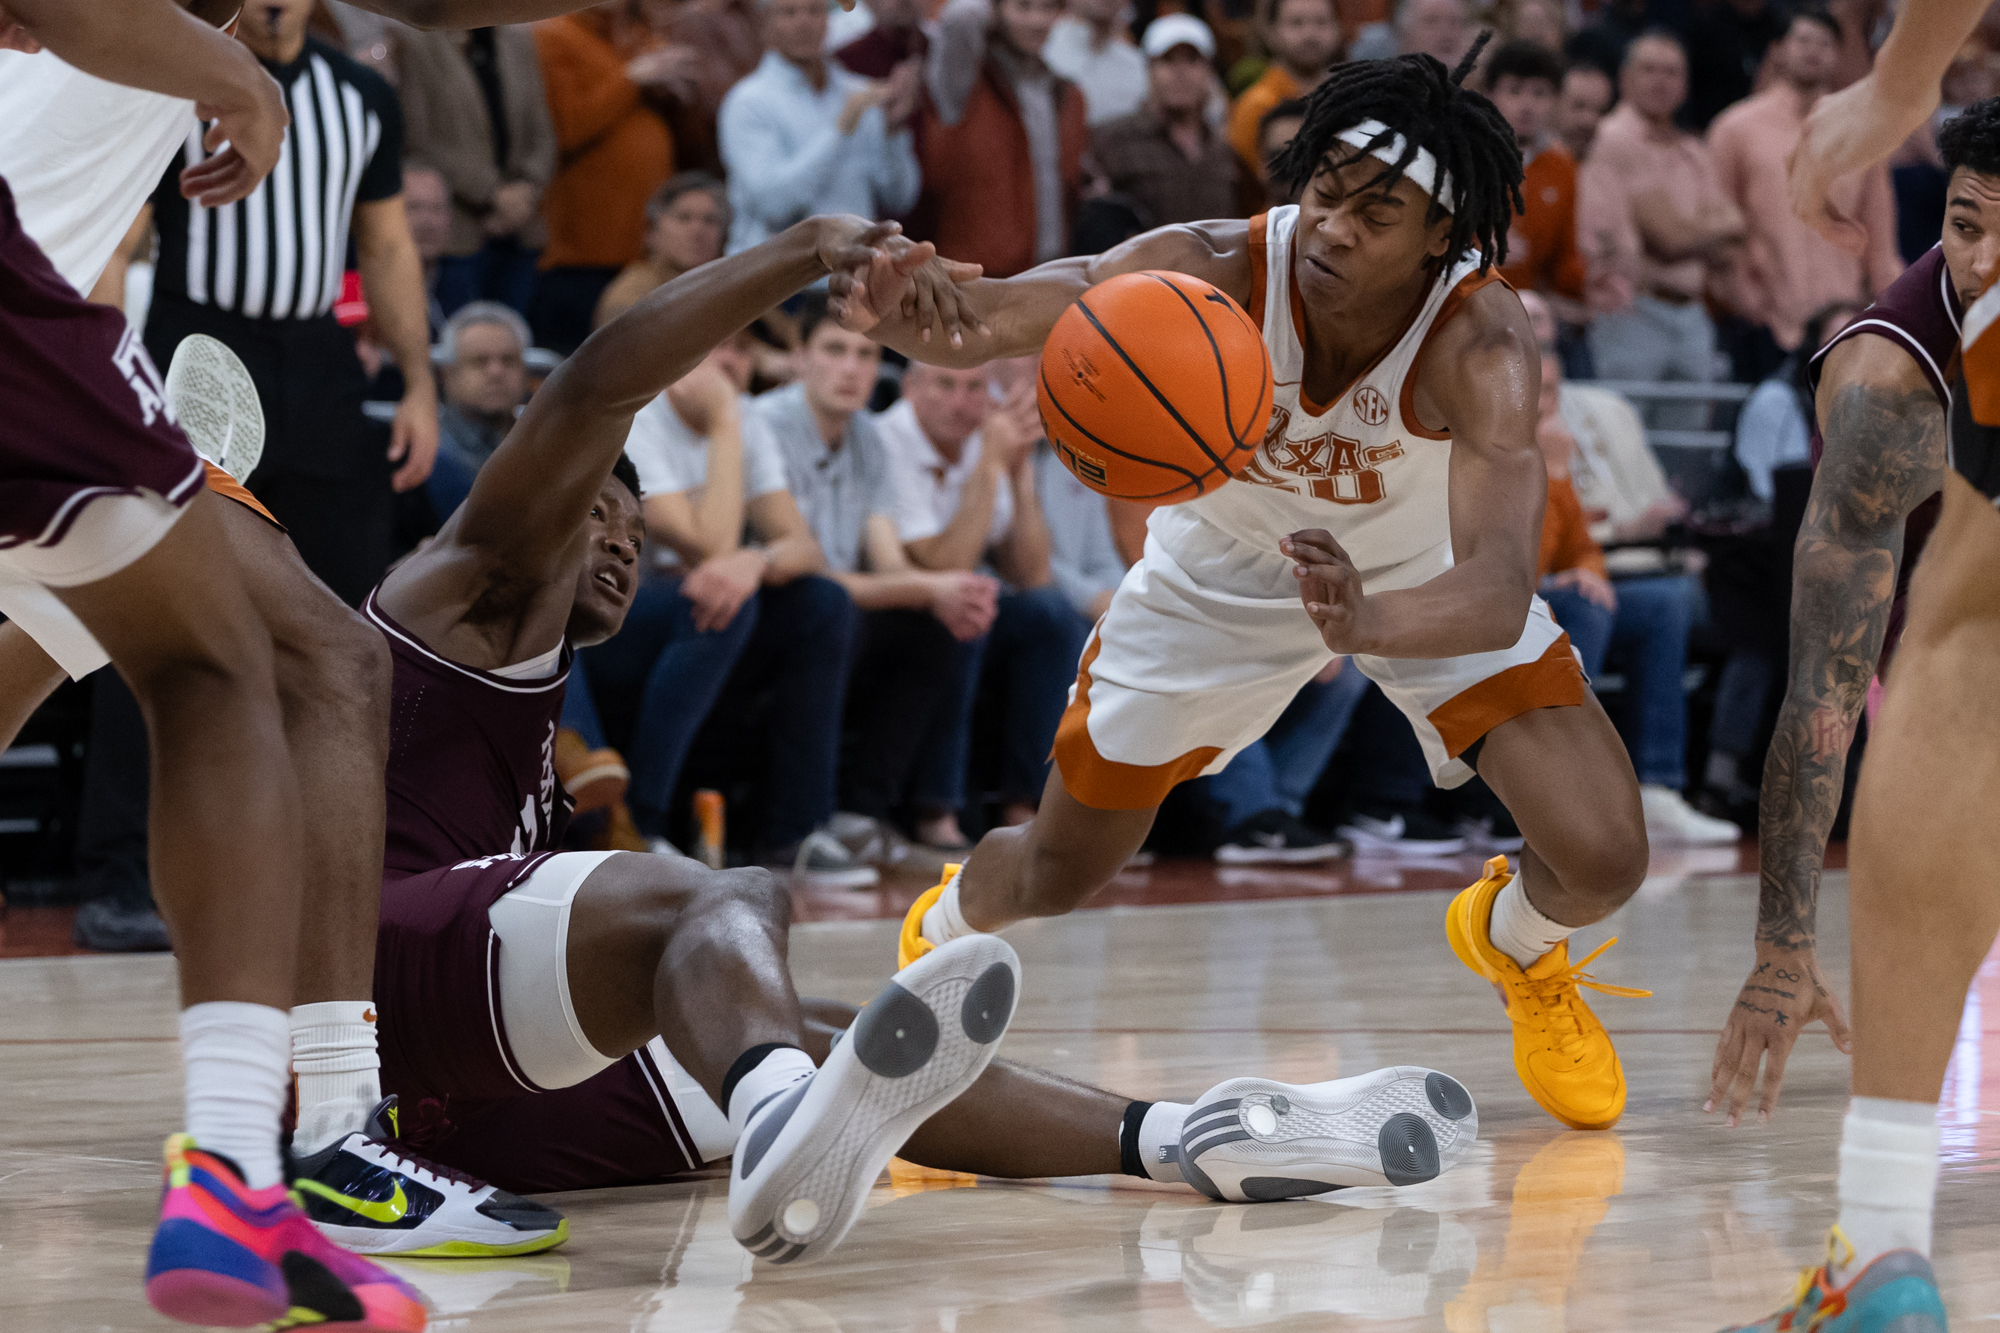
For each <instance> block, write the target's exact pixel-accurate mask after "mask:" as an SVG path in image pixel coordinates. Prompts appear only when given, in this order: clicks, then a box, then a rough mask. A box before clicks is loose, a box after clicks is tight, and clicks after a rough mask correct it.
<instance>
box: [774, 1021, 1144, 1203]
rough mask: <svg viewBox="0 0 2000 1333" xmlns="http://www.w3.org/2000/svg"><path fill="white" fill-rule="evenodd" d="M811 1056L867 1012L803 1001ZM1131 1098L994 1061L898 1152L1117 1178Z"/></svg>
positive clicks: (987, 1171)
mask: <svg viewBox="0 0 2000 1333" xmlns="http://www.w3.org/2000/svg"><path fill="white" fill-rule="evenodd" d="M804 1005H805V1014H806V1043H805V1045H806V1053H807V1054H808V1055H810V1056H812V1058H813V1060H814V1062H815V1063H824V1062H825V1060H826V1056H827V1052H828V1051H829V1050H830V1049H831V1048H832V1046H833V1039H834V1037H835V1036H836V1035H837V1034H839V1033H840V1032H841V1031H843V1030H844V1029H845V1028H846V1027H847V1025H848V1024H850V1023H852V1022H853V1021H854V1018H855V1015H856V1014H858V1013H859V1012H860V1010H858V1009H856V1008H854V1006H852V1005H848V1004H842V1003H841V1002H840V1001H838V1000H815V999H808V1000H806V1001H804ZM1131 1104H1132V1098H1130V1097H1121V1096H1119V1095H1118V1094H1117V1093H1114V1092H1106V1091H1104V1090H1103V1089H1102V1088H1093V1087H1091V1086H1090V1085H1089V1084H1086V1083H1077V1082H1074V1081H1073V1080H1070V1079H1066V1078H1064V1077H1062V1076H1061V1075H1059V1074H1051V1073H1049V1072H1048V1071H1047V1070H1042V1069H1033V1068H1030V1067H1029V1066H1027V1065H1017V1064H1013V1063H1011V1062H1010V1061H1006V1060H995V1061H994V1062H993V1063H992V1064H990V1065H988V1066H987V1067H986V1072H985V1073H983V1074H981V1075H980V1076H979V1081H978V1082H977V1083H974V1084H973V1085H972V1086H971V1087H970V1088H968V1089H966V1091H965V1092H964V1093H962V1094H960V1096H959V1098H958V1100H957V1101H955V1102H953V1103H952V1104H951V1105H949V1106H947V1107H945V1108H944V1109H943V1110H942V1111H939V1112H938V1113H937V1114H936V1115H934V1116H932V1117H931V1118H930V1119H929V1120H926V1121H925V1122H924V1123H923V1124H922V1125H921V1126H920V1127H919V1128H918V1129H917V1132H916V1133H914V1134H912V1135H911V1136H910V1139H909V1142H907V1143H905V1144H904V1145H903V1148H902V1151H901V1152H899V1153H897V1154H896V1155H897V1156H898V1157H901V1158H902V1159H903V1160H905V1161H909V1162H915V1163H916V1164H917V1165H919V1166H929V1167H935V1168H937V1169H938V1170H940V1171H968V1172H971V1173H972V1174H974V1175H980V1176H994V1177H998V1178H1000V1179H1003V1180H1040V1179H1044V1178H1047V1177H1054V1176H1106V1175H1117V1174H1118V1173H1119V1172H1120V1171H1121V1170H1123V1167H1122V1166H1121V1164H1120V1162H1119V1156H1118V1127H1119V1125H1120V1123H1121V1122H1122V1121H1123V1120H1124V1118H1125V1108H1126V1107H1128V1106H1130V1105H1131Z"/></svg>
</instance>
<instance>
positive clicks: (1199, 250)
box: [1090, 216, 1263, 303]
mask: <svg viewBox="0 0 2000 1333" xmlns="http://www.w3.org/2000/svg"><path fill="white" fill-rule="evenodd" d="M1250 221H1255V222H1257V223H1258V224H1259V225H1260V226H1261V225H1262V222H1263V219H1262V217H1261V216H1260V217H1258V218H1255V219H1251V220H1248V221H1246V220H1245V219H1243V218H1221V219H1218V220H1216V221H1213V222H1183V223H1180V224H1177V225H1175V226H1171V227H1159V228H1156V229H1155V230H1153V231H1149V232H1146V233H1144V234H1143V235H1139V236H1134V237H1133V238H1132V239H1131V240H1129V241H1126V242H1125V243H1124V244H1123V245H1120V246H1117V247H1115V248H1113V249H1110V250H1107V251H1105V252H1104V253H1103V254H1102V255H1099V256H1098V257H1097V259H1096V260H1095V261H1093V262H1092V264H1091V273H1090V280H1091V281H1092V282H1093V283H1095V282H1102V281H1104V279H1106V278H1113V277H1116V276H1118V275H1119V274H1121V273H1138V272H1140V271H1142V270H1145V269H1166V270H1168V271H1170V272H1174V273H1185V274H1187V275H1188V276H1189V277H1191V278H1200V279H1201V280H1202V281H1203V282H1208V283H1213V284H1214V285H1215V286H1217V287H1219V288H1221V289H1222V290H1223V291H1225V292H1228V293H1229V295H1230V296H1232V297H1234V298H1235V299H1236V300H1237V301H1238V302H1244V303H1247V302H1248V301H1249V300H1250V287H1251V262H1250V241H1251V235H1250ZM1257 239H1258V240H1260V241H1261V240H1262V239H1263V238H1262V235H1261V234H1260V235H1259V236H1258V238H1257Z"/></svg>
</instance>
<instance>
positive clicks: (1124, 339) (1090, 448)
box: [1035, 270, 1272, 504]
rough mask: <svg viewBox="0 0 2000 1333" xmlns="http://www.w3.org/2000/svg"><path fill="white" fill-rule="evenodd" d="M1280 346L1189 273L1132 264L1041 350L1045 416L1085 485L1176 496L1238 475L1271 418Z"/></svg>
mask: <svg viewBox="0 0 2000 1333" xmlns="http://www.w3.org/2000/svg"><path fill="white" fill-rule="evenodd" d="M1271 387H1272V386H1271V356H1270V353H1268V352H1266V351H1265V350H1264V339H1263V338H1262V336H1260V335H1259V333H1258V331H1257V326H1256V325H1255V324H1252V323H1251V322H1250V316H1248V315H1247V314H1245V313H1244V312H1243V307H1242V306H1239V305H1237V304H1236V302H1234V301H1232V300H1231V299H1229V296H1228V294H1227V293H1225V292H1222V291H1219V290H1217V289H1216V288H1214V287H1211V286H1210V285H1209V284H1208V283H1205V282H1203V281H1202V280H1201V279H1199V278H1190V277H1188V276H1187V275H1186V274H1184V273H1162V272H1156V271H1153V270H1148V271H1146V272H1144V273H1125V274H1120V275H1119V276H1118V277H1115V278H1112V279H1111V280H1110V281H1108V282H1100V283H1098V284H1097V285H1096V286H1095V287H1092V288H1091V289H1090V290H1089V291H1087V292H1085V293H1084V294H1083V295H1082V296H1081V297H1080V298H1078V300H1077V302H1076V304H1075V305H1073V306H1071V307H1070V308H1069V309H1067V310H1065V311H1063V313H1062V317H1061V318H1060V319H1058V320H1057V321H1056V326H1055V328H1054V329H1053V330H1052V331H1051V332H1050V333H1049V340H1048V343H1047V344H1046V345H1045V346H1044V347H1043V348H1042V367H1041V377H1040V382H1039V384H1038V385H1037V388H1036V394H1035V397H1036V400H1037V402H1038V403H1039V404H1040V406H1041V409H1042V426H1043V429H1044V430H1046V431H1047V432H1048V437H1049V443H1050V444H1052V445H1054V446H1055V450H1056V453H1057V454H1059V455H1060V456H1061V458H1062V460H1063V462H1064V463H1066V464H1068V465H1069V470H1070V471H1071V472H1074V473H1075V474H1076V475H1077V477H1078V478H1079V479H1080V480H1081V481H1082V482H1083V484H1084V485H1086V486H1088V487H1090V488H1091V489H1092V490H1094V491H1100V492H1102V493H1103V494H1105V495H1109V496H1111V497H1113V498H1115V499H1119V500H1150V501H1153V502H1155V503H1159V504H1178V503H1179V502H1180V501H1182V500H1192V499H1194V497H1195V496H1197V495H1203V494H1206V493H1207V492H1209V491H1212V490H1214V489H1215V488H1216V487H1217V486H1220V485H1221V484H1222V483H1223V482H1225V481H1227V480H1229V479H1230V478H1231V477H1233V476H1235V475H1236V473H1237V470H1238V469H1239V468H1241V467H1242V466H1243V465H1244V464H1246V463H1248V462H1249V461H1250V455H1251V454H1252V453H1254V452H1255V451H1256V448H1257V445H1258V444H1259V443H1260V442H1261V441H1262V440H1263V438H1264V424H1265V422H1267V421H1268V420H1269V419H1270V416H1271Z"/></svg>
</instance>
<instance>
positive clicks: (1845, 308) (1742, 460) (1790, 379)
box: [1736, 301, 1864, 504]
mask: <svg viewBox="0 0 2000 1333" xmlns="http://www.w3.org/2000/svg"><path fill="white" fill-rule="evenodd" d="M1863 305H1864V303H1863V302H1860V301H1835V302H1834V303H1833V304H1831V305H1829V306H1826V307H1824V308H1823V309H1820V310H1817V311H1814V312H1813V314H1812V316H1811V318H1809V319H1807V320H1806V323H1805V330H1804V334H1803V336H1802V337H1801V339H1800V342H1799V345H1798V348H1797V349H1796V350H1794V351H1793V353H1792V354H1791V355H1790V356H1788V357H1786V358H1785V363H1784V364H1783V365H1781V366H1779V367H1778V369H1777V370H1776V371H1775V372H1773V374H1772V375H1771V376H1770V378H1768V379H1766V380H1765V381H1764V382H1763V383H1761V384H1759V385H1758V386H1757V388H1756V390H1755V391H1754V392H1753V393H1751V395H1750V401H1748V402H1747V403H1745V404H1744V405H1743V412H1742V415H1740V416H1738V417H1737V418H1736V461H1737V463H1739V464H1740V465H1741V466H1742V468H1743V475H1744V476H1745V478H1747V479H1748V481H1749V483H1750V493H1751V494H1752V495H1754V496H1756V497H1757V498H1758V499H1759V500H1762V501H1763V502H1764V503H1765V504H1769V503H1771V501H1772V499H1773V498H1774V496H1775V494H1776V492H1775V490H1774V488H1773V486H1772V483H1771V474H1772V473H1773V472H1775V471H1777V470H1778V469H1779V468H1781V467H1795V466H1798V465H1799V464H1810V463H1811V462H1812V435H1813V432H1814V431H1815V430H1817V429H1818V420H1817V418H1816V416H1815V415H1814V407H1813V386H1812V381H1811V380H1810V379H1809V378H1808V377H1807V375H1806V365H1807V363H1808V362H1809V361H1810V360H1811V359H1812V354H1813V352H1815V351H1816V350H1818V349H1819V348H1822V347H1824V346H1826V345H1827V344H1828V343H1829V342H1832V341H1833V339H1834V337H1835V336H1836V335H1837V334H1838V333H1839V332H1840V331H1841V330H1842V329H1844V328H1846V327H1847V326H1848V324H1849V323H1851V322H1852V321H1853V319H1854V317H1855V316H1856V315H1858V314H1860V313H1861V310H1862V307H1863Z"/></svg>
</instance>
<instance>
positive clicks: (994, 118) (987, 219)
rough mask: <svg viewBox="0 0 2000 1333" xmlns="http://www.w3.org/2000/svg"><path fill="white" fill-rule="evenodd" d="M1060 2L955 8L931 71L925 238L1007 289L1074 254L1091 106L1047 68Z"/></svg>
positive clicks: (954, 0) (958, 1) (1022, 0)
mask: <svg viewBox="0 0 2000 1333" xmlns="http://www.w3.org/2000/svg"><path fill="white" fill-rule="evenodd" d="M1056 12H1057V3H1056V0H950V2H949V3H948V4H946V5H945V7H944V9H943V10H942V11H941V12H940V13H939V15H938V31H937V40H936V41H934V42H933V43H932V44H931V50H930V54H929V56H928V57H926V61H925V68H924V83H925V86H926V87H927V89H928V90H929V94H930V95H929V98H928V100H926V101H925V103H924V110H923V115H922V120H921V125H922V133H921V134H920V135H919V141H920V142H921V144H922V150H923V202H922V204H921V205H920V207H919V210H918V218H919V226H918V228H917V230H918V233H919V234H923V235H927V236H928V238H929V239H931V240H933V241H935V242H936V243H937V247H938V250H939V251H940V252H941V253H943V254H945V255H948V256H950V257H951V258H953V259H960V260H964V261H966V262H968V263H974V264H980V265H983V266H984V267H985V270H986V276H987V277H989V278H1007V277H1012V276H1013V275H1014V274H1016V273H1019V272H1022V271H1023V270H1025V269H1030V268H1033V267H1034V266H1035V265H1036V264H1041V263H1045V262H1047V261H1048V260H1051V259H1060V258H1061V257H1062V256H1063V254H1064V253H1066V250H1067V243H1068V240H1069V228H1070V222H1071V220H1072V217H1073V215H1074V212H1075V208H1076V201H1077V194H1078V192H1079V190H1080V189H1081V187H1082V185H1083V154H1084V149H1085V148H1086V147H1087V146H1088V143H1089V129H1088V127H1087V125H1086V124H1085V121H1084V105H1083V94H1082V92H1080V91H1079V90H1078V89H1077V87H1076V85H1075V84H1072V83H1070V82H1069V81H1068V80H1067V79H1064V78H1061V77H1060V76H1058V75H1057V74H1055V73H1054V72H1053V71H1052V70H1050V69H1049V67H1048V65H1047V64H1045V63H1044V62H1043V60H1042V56H1041V51H1042V48H1043V47H1044V46H1045V45H1047V44H1048V37H1049V30H1050V29H1051V28H1052V27H1053V26H1054V24H1055V20H1056Z"/></svg>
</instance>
